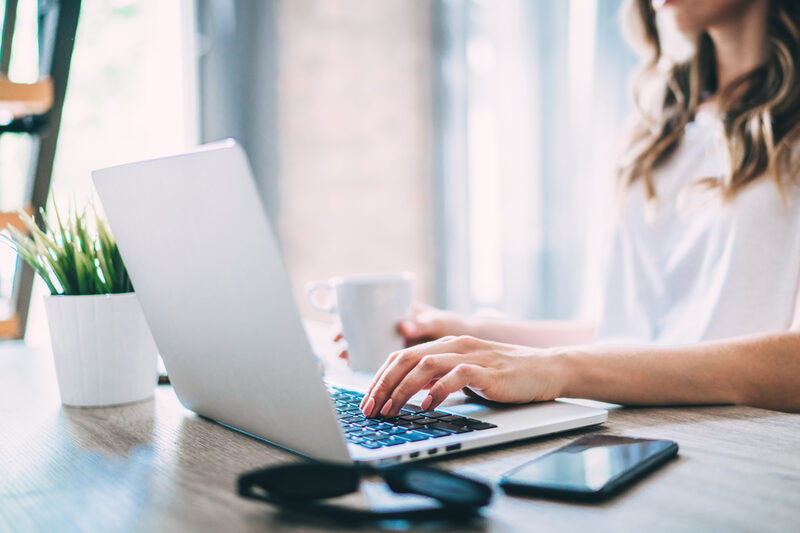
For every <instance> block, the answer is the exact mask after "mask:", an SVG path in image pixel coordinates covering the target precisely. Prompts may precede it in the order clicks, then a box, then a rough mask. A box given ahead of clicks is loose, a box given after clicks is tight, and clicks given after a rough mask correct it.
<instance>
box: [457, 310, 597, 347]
mask: <svg viewBox="0 0 800 533" xmlns="http://www.w3.org/2000/svg"><path fill="white" fill-rule="evenodd" d="M594 333H595V326H594V324H592V323H591V322H581V321H577V320H574V321H572V320H563V321H559V320H540V321H535V320H532V321H529V320H507V319H500V318H484V317H472V318H470V326H469V334H470V335H472V336H473V337H478V338H480V339H486V340H492V341H496V342H505V343H508V344H519V345H522V346H535V347H538V348H549V347H552V346H574V345H579V344H588V343H590V342H592V340H593V339H594Z"/></svg>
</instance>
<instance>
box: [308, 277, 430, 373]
mask: <svg viewBox="0 0 800 533" xmlns="http://www.w3.org/2000/svg"><path fill="white" fill-rule="evenodd" d="M306 291H307V292H308V299H309V302H310V303H311V306H312V307H313V308H314V309H317V310H318V311H323V312H325V313H338V314H339V319H340V320H341V323H342V334H343V335H344V338H345V340H346V341H347V346H348V347H347V353H348V359H349V360H350V367H351V368H352V369H353V370H359V371H367V372H375V371H376V370H378V369H379V368H380V366H381V365H382V364H383V362H384V361H385V360H386V358H387V357H388V356H389V354H390V353H392V352H394V351H397V350H402V349H403V348H404V347H405V342H404V339H403V336H402V335H401V334H400V332H399V331H398V330H397V326H398V324H399V323H400V322H401V321H402V320H403V319H405V318H406V317H408V315H409V312H410V310H411V300H412V298H413V293H414V275H413V274H411V273H410V272H398V273H390V274H365V275H355V276H346V277H335V278H331V279H329V280H326V281H312V282H310V283H309V284H308V285H307V286H306ZM322 291H325V292H327V293H328V296H327V297H326V298H325V300H324V301H320V300H319V294H320V293H321V292H322Z"/></svg>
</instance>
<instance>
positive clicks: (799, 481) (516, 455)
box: [0, 343, 800, 533]
mask: <svg viewBox="0 0 800 533" xmlns="http://www.w3.org/2000/svg"><path fill="white" fill-rule="evenodd" d="M603 430H604V431H605V432H608V433H613V434H627V435H635V436H642V437H659V438H668V439H674V440H676V441H678V443H679V444H680V448H681V449H680V455H679V458H678V459H677V460H675V461H673V462H672V463H670V464H668V465H667V466H666V467H664V468H661V469H660V470H658V471H657V472H655V473H654V474H653V475H651V476H649V477H648V478H646V479H645V480H643V481H642V482H640V483H638V484H637V485H635V486H634V487H632V488H631V489H630V490H628V491H627V492H625V493H624V494H622V495H621V496H620V497H618V498H616V499H614V500H612V501H609V502H606V503H603V504H599V505H598V504H594V505H588V504H587V505H579V504H570V503H560V502H552V501H547V500H536V499H524V498H513V497H508V496H505V495H503V494H502V493H501V492H500V491H497V492H496V495H495V499H494V501H493V503H492V505H491V507H490V508H488V510H487V511H486V512H485V518H484V519H483V520H480V521H477V522H476V523H474V524H472V525H469V526H466V527H465V526H459V527H457V528H453V529H452V530H453V531H456V530H457V531H492V532H506V531H508V532H510V531H556V530H557V531H582V532H585V531H631V530H646V531H649V532H652V531H800V415H793V414H785V413H779V412H773V411H765V410H761V409H751V408H746V407H682V408H653V409H614V410H612V411H611V413H610V416H609V420H608V422H607V423H606V424H605V425H604V427H603ZM587 431H588V430H584V431H578V432H572V433H570V434H568V435H559V436H552V437H547V438H542V439H537V440H530V441H526V442H524V443H522V444H517V445H509V446H504V447H501V448H494V449H491V450H488V451H485V452H482V453H473V454H469V455H460V456H459V455H456V456H453V457H451V458H447V459H440V460H438V461H436V462H435V464H437V465H439V466H441V467H444V468H448V469H455V470H458V471H461V472H465V473H469V474H474V475H478V476H481V477H483V478H484V479H487V480H489V481H495V480H497V478H498V477H499V475H500V474H501V473H503V472H504V471H506V470H508V469H510V468H512V467H514V466H517V465H519V464H521V463H523V462H525V461H527V460H529V459H531V458H533V457H535V456H537V455H539V454H541V453H543V452H545V451H549V450H551V449H553V448H554V447H556V446H560V445H562V444H564V443H566V442H568V441H570V440H572V439H574V438H575V437H576V436H577V435H579V434H581V433H586V432H587ZM286 460H297V459H296V457H295V456H293V455H291V454H289V453H287V452H284V451H281V450H279V449H277V448H275V447H273V446H271V445H268V444H265V443H263V442H261V441H258V440H256V439H253V438H249V437H247V436H245V435H242V434H239V433H236V432H234V431H231V430H229V429H226V428H224V427H222V426H219V425H217V424H214V423H212V422H209V421H206V420H204V419H201V418H198V417H197V416H195V415H194V414H192V413H191V412H189V411H187V410H185V409H184V408H183V407H181V405H180V404H179V402H178V400H177V398H176V397H175V394H174V392H173V391H172V389H171V388H169V387H160V388H159V389H158V390H157V391H156V394H155V398H154V399H153V400H151V401H146V402H141V403H138V404H133V405H128V406H123V407H113V408H103V409H76V408H68V407H62V406H61V405H60V403H59V398H58V389H57V386H56V382H55V376H54V371H53V365H52V362H51V359H50V354H49V353H48V352H47V351H44V350H33V349H30V348H27V347H26V346H25V345H23V344H18V343H5V344H0V531H14V532H17V531H19V532H27V531H47V532H51V531H58V532H69V531H101V532H116V531H148V532H149V531H198V532H199V531H222V532H225V533H233V532H237V531H338V530H339V529H340V527H339V526H337V525H336V524H327V523H325V522H322V521H320V520H316V519H313V518H302V517H296V516H291V515H286V514H282V513H279V512H277V511H275V510H274V509H272V508H271V507H269V506H266V505H261V504H259V503H255V502H250V501H245V500H242V499H240V498H239V497H237V496H236V494H235V492H234V483H235V480H236V477H237V475H238V474H239V473H240V472H242V471H244V470H248V469H252V468H256V467H259V466H262V465H266V464H270V463H276V462H281V461H286ZM430 530H431V529H430V528H428V529H426V531H430ZM435 530H437V531H439V530H441V529H435ZM444 530H448V529H444Z"/></svg>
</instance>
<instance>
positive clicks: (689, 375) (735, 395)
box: [561, 333, 800, 411]
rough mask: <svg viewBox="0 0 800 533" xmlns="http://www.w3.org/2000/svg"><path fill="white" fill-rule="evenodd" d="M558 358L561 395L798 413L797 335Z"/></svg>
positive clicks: (604, 349)
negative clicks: (727, 404)
mask: <svg viewBox="0 0 800 533" xmlns="http://www.w3.org/2000/svg"><path fill="white" fill-rule="evenodd" d="M561 358H562V361H563V364H564V368H563V372H564V376H565V383H564V388H563V390H562V394H563V396H567V397H574V398H591V399H595V400H601V401H607V402H613V403H621V404H626V405H667V404H712V403H735V404H745V405H751V406H755V407H764V408H768V409H780V410H785V411H800V333H776V334H765V335H753V336H748V337H740V338H735V339H729V340H724V341H714V342H705V343H700V344H696V345H691V346H680V347H644V346H642V347H635V346H585V347H580V348H576V349H566V350H563V351H562V357H561Z"/></svg>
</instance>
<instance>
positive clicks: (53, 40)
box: [0, 0, 81, 339]
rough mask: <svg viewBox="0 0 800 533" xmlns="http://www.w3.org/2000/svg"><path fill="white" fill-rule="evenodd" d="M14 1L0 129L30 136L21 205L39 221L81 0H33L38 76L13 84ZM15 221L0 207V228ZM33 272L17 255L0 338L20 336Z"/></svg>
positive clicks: (2, 63) (4, 50)
mask: <svg viewBox="0 0 800 533" xmlns="http://www.w3.org/2000/svg"><path fill="white" fill-rule="evenodd" d="M17 5H18V0H6V5H5V17H4V19H3V33H2V41H0V134H3V133H11V132H13V133H23V134H28V135H31V140H32V142H31V156H30V157H31V158H30V164H29V168H28V175H27V178H26V184H25V189H24V200H23V203H24V205H23V209H24V210H25V211H27V212H28V213H31V214H33V215H34V216H35V217H36V219H37V221H38V222H39V224H42V220H41V218H40V215H39V209H40V208H43V207H44V206H45V204H46V203H47V196H48V193H49V192H50V179H51V177H52V173H53V161H54V158H55V153H56V142H57V140H58V131H59V127H60V125H61V112H62V109H63V107H64V96H65V94H66V90H67V80H68V77H69V67H70V62H71V60H72V50H73V46H74V44H75V32H76V30H77V27H78V15H79V13H80V6H81V1H80V0H38V7H39V13H38V23H37V26H38V27H37V29H38V45H39V80H38V81H37V82H35V83H30V84H22V83H14V82H12V81H10V80H9V79H8V76H7V75H8V67H9V65H10V62H11V51H12V42H13V35H14V27H15V24H16V14H17ZM9 223H10V224H13V225H15V226H18V227H19V226H20V225H21V221H20V220H19V217H18V216H17V215H16V214H15V213H1V212H0V228H5V227H6V225H7V224H9ZM33 279H34V273H33V271H32V270H31V269H30V268H29V267H28V266H27V265H26V264H25V263H24V262H23V261H22V259H21V258H19V257H18V258H17V266H16V270H15V274H14V285H13V290H12V294H11V302H10V306H9V307H10V309H9V315H8V316H7V317H6V318H5V319H3V320H0V338H17V339H18V338H22V337H23V336H24V335H25V326H26V325H27V321H28V309H29V307H30V300H31V291H32V290H33Z"/></svg>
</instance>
